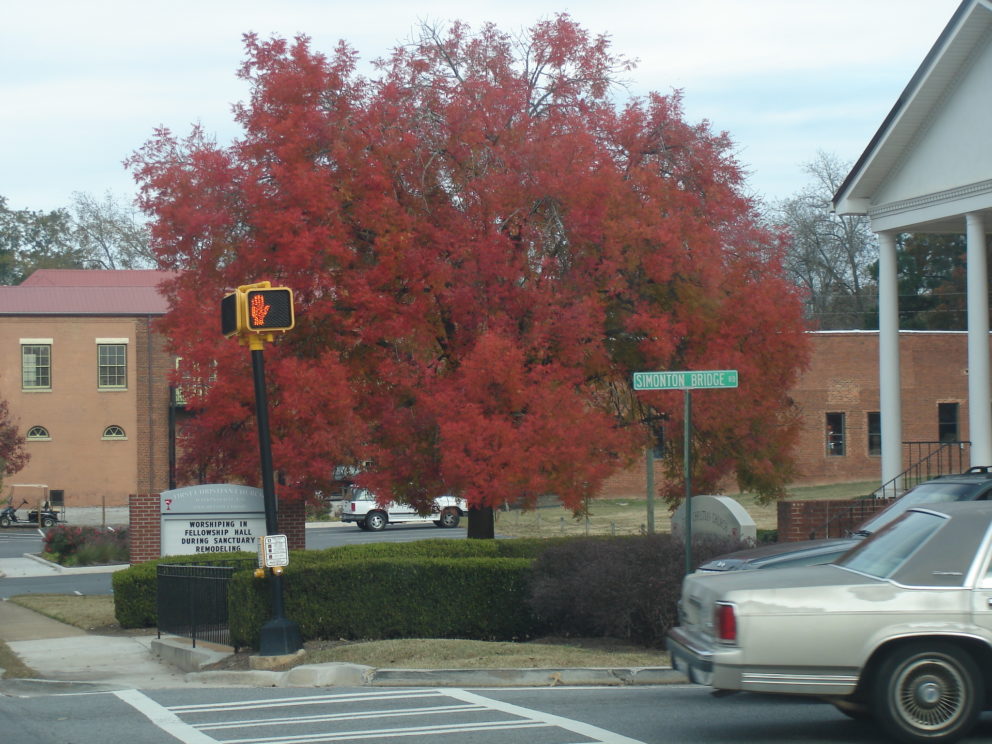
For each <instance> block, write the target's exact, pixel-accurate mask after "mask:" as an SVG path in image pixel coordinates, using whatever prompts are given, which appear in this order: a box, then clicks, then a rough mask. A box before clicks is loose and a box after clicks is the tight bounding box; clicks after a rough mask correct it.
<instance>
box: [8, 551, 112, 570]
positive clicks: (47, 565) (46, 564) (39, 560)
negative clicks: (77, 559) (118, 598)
mask: <svg viewBox="0 0 992 744" xmlns="http://www.w3.org/2000/svg"><path fill="white" fill-rule="evenodd" d="M22 555H23V556H24V557H25V558H27V559H29V560H32V561H34V562H35V563H38V564H40V565H42V566H44V567H45V568H49V569H51V570H52V571H55V572H57V573H64V574H70V575H72V574H91V573H115V572H117V571H122V570H124V569H125V568H129V567H130V565H131V564H130V563H112V564H110V565H106V566H61V565H59V564H58V563H55V562H54V561H49V560H46V559H44V558H42V557H41V556H37V555H35V554H34V553H23V554H22Z"/></svg>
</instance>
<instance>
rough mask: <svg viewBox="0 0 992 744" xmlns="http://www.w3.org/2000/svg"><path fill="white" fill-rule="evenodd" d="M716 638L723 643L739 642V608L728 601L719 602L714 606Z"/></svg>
mask: <svg viewBox="0 0 992 744" xmlns="http://www.w3.org/2000/svg"><path fill="white" fill-rule="evenodd" d="M713 627H714V629H715V631H716V639H717V640H718V641H721V642H722V643H736V642H737V608H736V607H734V606H733V605H732V604H729V603H727V602H717V603H716V607H714V608H713Z"/></svg>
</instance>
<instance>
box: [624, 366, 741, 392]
mask: <svg viewBox="0 0 992 744" xmlns="http://www.w3.org/2000/svg"><path fill="white" fill-rule="evenodd" d="M735 387H737V370H736V369H712V370H699V371H693V372H685V371H683V372H635V373H634V390H699V389H707V388H735Z"/></svg>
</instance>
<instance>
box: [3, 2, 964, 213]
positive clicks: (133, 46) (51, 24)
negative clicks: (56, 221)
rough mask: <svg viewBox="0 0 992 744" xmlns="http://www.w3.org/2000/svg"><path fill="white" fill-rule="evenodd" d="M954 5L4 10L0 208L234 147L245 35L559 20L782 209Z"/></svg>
mask: <svg viewBox="0 0 992 744" xmlns="http://www.w3.org/2000/svg"><path fill="white" fill-rule="evenodd" d="M959 2H960V0H615V1H614V2H608V1H606V0H571V2H568V1H567V0H561V2H551V1H549V0H526V1H524V0H498V1H493V2H490V1H489V0H470V1H469V2H464V1H463V2H457V3H456V2H449V1H448V0H428V2H424V3H415V2H409V1H407V2H401V1H395V2H394V1H391V0H364V1H363V0H349V1H348V2H343V1H342V0H197V1H196V2H193V1H191V0H170V2H168V3H148V2H140V1H139V0H32V1H31V2H25V1H24V0H0V196H2V197H6V199H7V202H8V207H9V208H11V209H32V210H51V209H56V208H58V207H63V206H68V205H69V204H70V203H71V201H72V194H73V192H77V191H82V192H87V193H90V194H93V195H95V196H100V195H102V194H103V193H104V192H106V191H107V190H110V191H112V192H113V193H114V194H115V195H117V196H118V197H122V198H126V199H131V198H132V197H133V194H134V192H135V187H134V182H133V180H132V178H131V176H130V174H129V173H127V172H126V171H125V170H124V168H123V166H122V165H121V161H122V160H123V159H124V158H125V157H127V156H128V155H129V154H130V153H132V152H133V151H134V150H136V149H137V148H139V147H140V146H141V145H142V144H143V143H144V142H145V141H146V140H148V139H149V138H150V137H151V136H152V134H153V132H154V129H155V128H156V127H158V126H166V127H168V128H170V129H171V130H172V131H173V132H175V133H176V134H178V135H184V134H186V133H188V132H189V129H190V127H191V125H192V124H193V123H196V122H199V123H201V124H202V125H203V126H204V128H205V129H206V130H207V131H208V132H210V133H213V134H215V135H216V136H217V138H218V140H219V141H221V142H228V141H230V140H231V139H232V138H235V137H237V136H238V135H239V130H238V128H237V127H236V126H235V125H234V123H233V119H232V116H231V105H232V104H233V103H234V102H236V101H239V100H243V99H244V97H245V94H246V88H245V86H244V84H243V83H242V82H241V81H239V80H237V78H236V74H235V73H236V71H237V68H238V66H239V65H240V63H241V61H242V59H243V46H242V41H241V37H242V34H244V33H246V32H249V31H254V32H257V33H258V34H260V35H261V36H262V37H268V36H272V35H277V36H283V37H292V36H295V35H296V34H298V33H304V34H306V35H308V36H310V37H311V38H312V39H313V46H314V48H315V49H318V50H321V51H327V52H330V51H332V50H333V48H334V46H335V45H336V44H337V41H338V40H339V39H344V40H346V41H347V42H348V43H349V44H350V45H351V46H352V47H353V48H354V49H355V50H356V51H357V52H358V53H359V54H360V56H361V58H362V60H363V61H368V60H371V59H374V58H376V57H380V56H383V55H385V54H386V53H387V52H388V51H389V50H390V49H391V48H392V47H393V46H395V45H397V44H398V43H402V42H404V41H407V40H409V39H410V38H411V37H412V35H413V32H414V29H415V27H416V26H417V24H418V22H419V21H422V20H426V21H430V22H432V23H435V24H437V23H443V22H447V21H450V20H455V19H458V20H462V21H465V22H467V23H469V24H470V25H472V26H473V27H476V28H477V27H478V26H479V25H481V24H482V23H484V22H486V21H492V22H494V23H496V24H497V25H498V26H499V27H500V28H502V29H503V30H506V31H519V30H521V29H524V28H527V27H529V26H530V25H532V24H533V23H534V22H535V21H537V20H541V19H543V18H550V17H551V16H553V15H554V14H555V13H558V12H562V11H566V12H568V13H570V14H571V15H572V17H573V18H574V19H575V20H577V21H578V22H579V23H581V24H582V25H583V26H584V27H585V28H586V29H588V30H589V31H590V32H591V33H593V34H599V33H606V34H608V35H609V36H610V37H611V39H612V42H613V48H614V51H615V52H618V53H621V54H623V55H626V56H628V57H633V58H637V59H638V60H639V63H638V67H637V68H636V69H635V70H634V71H633V72H632V73H631V74H630V76H629V77H630V81H631V83H632V84H631V86H630V90H631V92H632V93H634V94H635V95H642V94H644V93H646V92H648V91H652V90H654V91H659V92H663V93H664V92H669V91H671V90H672V89H673V88H679V89H681V90H683V92H684V95H685V109H686V117H687V119H689V120H690V121H693V122H695V121H699V120H702V119H706V120H708V121H709V122H710V123H711V125H712V127H713V128H714V129H715V130H717V131H727V132H729V134H730V136H731V138H732V139H733V141H734V142H735V144H736V146H737V149H738V153H739V159H740V161H741V162H742V163H743V164H744V165H745V166H746V168H747V170H748V172H749V174H750V176H749V185H750V188H751V190H752V191H753V192H754V193H756V194H757V195H759V196H762V197H764V198H766V199H769V200H776V199H782V198H786V197H788V196H790V195H792V194H794V193H795V192H796V191H797V190H799V189H800V188H802V186H803V185H805V184H806V183H807V181H808V178H807V176H806V175H805V174H804V173H803V171H802V165H803V163H806V162H809V161H810V160H812V159H813V158H814V157H815V155H816V152H817V151H818V150H824V151H826V152H828V153H832V154H835V155H837V156H838V157H839V158H840V159H841V160H843V161H848V162H853V161H854V160H856V159H857V158H858V157H859V156H860V154H861V153H862V151H863V150H864V148H865V146H866V145H867V143H868V141H869V139H870V138H871V136H872V135H873V134H874V133H875V131H876V130H877V128H878V127H879V125H880V124H881V122H882V119H883V118H884V117H885V115H886V114H887V113H888V111H889V109H891V107H892V105H893V104H894V103H895V100H896V98H897V97H898V95H899V93H900V92H901V91H902V89H903V88H904V87H905V85H906V84H907V83H908V82H909V78H910V77H911V76H912V74H913V73H914V72H915V70H916V68H917V67H918V66H919V64H920V63H921V62H922V60H923V58H924V56H925V55H926V54H927V52H928V51H929V49H930V48H931V46H932V45H933V43H934V41H935V40H936V38H937V36H938V35H939V34H940V32H941V30H942V29H943V28H944V26H945V25H946V23H947V22H948V20H949V19H950V17H951V15H952V14H953V12H954V10H955V9H956V8H957V7H958V5H959Z"/></svg>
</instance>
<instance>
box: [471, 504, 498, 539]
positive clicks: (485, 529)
mask: <svg viewBox="0 0 992 744" xmlns="http://www.w3.org/2000/svg"><path fill="white" fill-rule="evenodd" d="M468 537H469V539H470V540H492V539H494V538H495V537H496V520H495V516H494V514H493V508H492V507H491V506H482V507H473V506H470V507H469V508H468Z"/></svg>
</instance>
